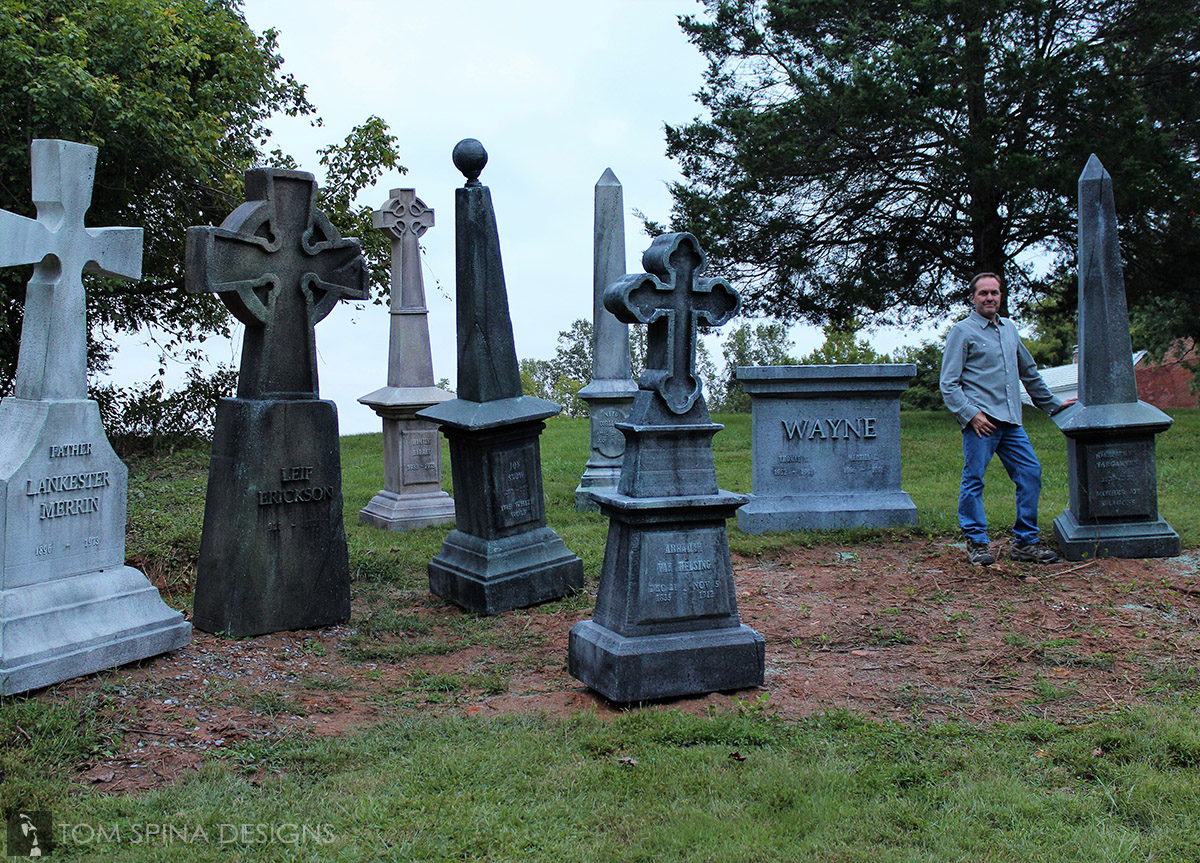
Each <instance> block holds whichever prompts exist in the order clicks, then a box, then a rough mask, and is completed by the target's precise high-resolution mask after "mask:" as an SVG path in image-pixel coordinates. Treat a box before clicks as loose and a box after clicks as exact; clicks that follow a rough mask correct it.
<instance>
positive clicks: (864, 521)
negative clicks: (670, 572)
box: [737, 491, 917, 533]
mask: <svg viewBox="0 0 1200 863" xmlns="http://www.w3.org/2000/svg"><path fill="white" fill-rule="evenodd" d="M737 520H738V527H739V528H740V529H741V530H742V531H744V532H745V533H765V532H766V531H775V530H778V531H785V530H838V529H842V528H850V527H911V526H913V525H915V524H916V523H917V506H916V504H914V503H913V502H912V498H911V497H909V496H908V493H907V492H903V491H895V492H860V493H856V494H833V495H830V494H825V495H770V496H768V495H762V496H759V495H754V496H752V497H751V499H750V502H749V503H748V504H746V505H745V506H743V507H742V508H741V509H739V510H738V513H737Z"/></svg>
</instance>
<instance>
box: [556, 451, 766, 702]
mask: <svg viewBox="0 0 1200 863" xmlns="http://www.w3.org/2000/svg"><path fill="white" fill-rule="evenodd" d="M639 442H640V441H639ZM632 451H633V452H634V453H637V452H639V447H637V446H635V447H633V450H632ZM627 467H628V466H627ZM595 497H596V501H597V503H598V504H599V505H600V509H601V511H602V512H603V513H604V514H605V515H606V516H608V517H609V519H610V523H609V528H608V541H607V544H606V547H605V551H604V568H603V571H602V572H601V573H600V589H599V592H598V594H597V597H596V609H595V612H594V615H593V618H594V619H592V620H584V621H580V622H579V623H577V624H576V625H575V626H574V627H573V628H572V629H571V635H570V640H569V644H568V669H569V671H570V674H571V676H572V677H574V678H576V679H577V680H579V681H581V682H583V683H585V684H586V685H587V686H588V687H590V688H591V689H594V690H596V691H597V692H599V693H600V694H601V695H603V696H604V697H605V698H607V699H609V700H610V701H615V702H619V703H628V702H634V701H651V700H654V699H658V698H674V697H677V696H681V695H700V694H703V693H705V692H717V691H722V690H732V689H746V688H748V687H752V686H761V685H762V682H763V673H764V665H765V644H764V642H763V638H762V636H761V635H759V634H758V633H757V632H755V631H754V630H753V629H751V628H750V627H748V626H745V625H744V624H742V623H741V621H740V619H739V618H738V612H737V595H736V593H735V590H734V583H733V566H732V564H731V562H730V558H729V544H728V538H727V535H726V528H725V521H726V519H728V518H730V517H732V516H733V513H734V511H735V510H736V509H737V508H738V507H739V506H741V505H742V503H743V502H744V501H745V500H746V498H745V496H744V495H740V494H734V493H732V492H728V491H717V492H716V493H715V494H696V495H684V496H680V497H653V498H637V497H631V496H629V495H625V494H621V493H619V492H609V493H596V495H595Z"/></svg>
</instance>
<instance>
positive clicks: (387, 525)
mask: <svg viewBox="0 0 1200 863" xmlns="http://www.w3.org/2000/svg"><path fill="white" fill-rule="evenodd" d="M358 520H359V522H360V523H362V524H369V525H371V526H372V527H379V528H383V529H384V530H415V529H417V528H420V527H429V526H430V525H435V524H446V523H447V522H452V521H454V498H452V497H450V495H448V494H447V493H446V492H444V491H436V492H430V493H428V494H396V493H395V492H394V491H388V490H387V489H381V490H380V491H379V493H378V494H376V495H375V497H373V498H371V500H370V502H369V503H368V504H367V505H366V506H364V507H363V508H362V509H361V510H359V511H358Z"/></svg>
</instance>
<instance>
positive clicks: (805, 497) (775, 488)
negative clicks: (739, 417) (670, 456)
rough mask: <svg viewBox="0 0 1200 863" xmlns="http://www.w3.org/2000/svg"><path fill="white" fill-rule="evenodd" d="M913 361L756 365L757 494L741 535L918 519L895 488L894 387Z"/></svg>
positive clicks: (751, 385) (741, 373) (749, 377)
mask: <svg viewBox="0 0 1200 863" xmlns="http://www.w3.org/2000/svg"><path fill="white" fill-rule="evenodd" d="M914 374H916V367H915V366H913V365H911V364H909V365H887V364H874V365H824V366H756V367H742V368H739V369H738V370H737V376H738V380H739V381H740V382H741V384H742V386H743V387H744V388H745V390H746V392H747V393H748V394H749V395H750V404H751V413H752V417H753V427H752V428H753V431H752V446H751V451H752V455H753V464H754V467H753V478H754V494H753V496H752V497H751V500H750V502H749V503H748V504H746V505H745V506H744V507H742V508H741V509H740V510H738V527H740V528H741V529H742V530H744V531H746V532H747V533H762V532H764V531H768V530H832V529H837V528H847V527H897V526H907V525H913V524H916V523H917V508H916V506H915V505H914V504H913V502H912V498H910V497H909V496H908V494H907V493H905V492H904V491H903V490H902V489H901V488H900V394H901V393H902V392H904V390H906V389H908V383H909V381H910V380H911V379H912V377H913V375H914Z"/></svg>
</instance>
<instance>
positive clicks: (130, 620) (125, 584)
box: [0, 566, 192, 695]
mask: <svg viewBox="0 0 1200 863" xmlns="http://www.w3.org/2000/svg"><path fill="white" fill-rule="evenodd" d="M0 608H3V610H4V613H3V618H4V620H3V623H4V625H3V627H0V695H13V694H14V693H18V692H26V691H28V690H31V689H37V688H39V687H42V686H49V685H50V684H53V683H58V682H59V681H62V680H67V679H69V678H72V677H79V676H80V675H83V674H92V673H93V672H96V671H103V670H104V669H106V668H113V667H115V666H118V665H124V664H125V663H127V662H135V661H137V660H139V659H146V658H147V657H150V656H155V655H157V654H160V653H164V652H166V651H168V650H176V649H178V648H180V647H183V646H184V645H185V644H187V643H188V642H189V641H191V639H192V626H191V624H190V623H188V622H187V621H185V620H184V619H183V615H182V614H180V613H179V612H177V611H174V610H173V609H171V608H170V607H168V606H167V604H166V603H164V602H163V601H162V598H161V597H160V596H159V595H158V591H157V590H156V589H155V588H154V587H153V586H152V585H151V584H150V582H149V580H148V579H147V578H146V576H144V575H143V574H142V573H140V572H138V571H137V570H136V569H134V568H133V567H129V566H120V567H114V568H111V569H104V570H98V571H96V572H87V573H81V574H78V575H72V576H68V577H66V578H58V579H54V580H52V581H44V582H39V583H36V584H27V585H23V586H21V587H15V588H12V589H10V590H4V591H0Z"/></svg>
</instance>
